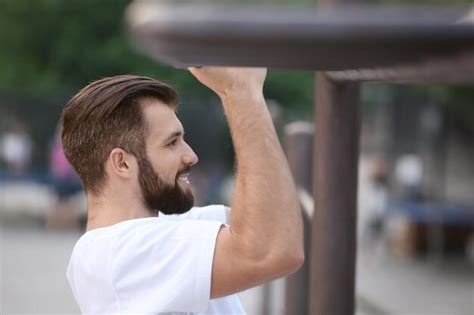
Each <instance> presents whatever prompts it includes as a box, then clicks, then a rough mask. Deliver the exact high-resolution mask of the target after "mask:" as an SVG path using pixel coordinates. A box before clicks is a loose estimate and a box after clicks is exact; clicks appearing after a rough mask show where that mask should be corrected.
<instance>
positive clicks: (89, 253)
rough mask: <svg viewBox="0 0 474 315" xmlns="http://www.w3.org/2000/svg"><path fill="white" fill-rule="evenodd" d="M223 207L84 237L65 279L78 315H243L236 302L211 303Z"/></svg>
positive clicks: (123, 225)
mask: <svg viewBox="0 0 474 315" xmlns="http://www.w3.org/2000/svg"><path fill="white" fill-rule="evenodd" d="M225 222H226V214H225V208H224V207H223V206H208V207H203V208H193V209H192V210H191V211H189V212H188V213H186V214H184V215H171V216H165V215H162V214H160V216H159V217H152V218H141V219H134V220H127V221H123V222H120V223H117V224H115V225H112V226H108V227H104V228H98V229H94V230H91V231H89V232H87V233H85V234H84V235H83V236H82V237H81V238H80V239H79V240H78V241H77V243H76V245H75V247H74V250H73V252H72V256H71V260H70V263H69V267H68V269H67V278H68V280H69V284H70V285H71V288H72V291H73V294H74V297H75V299H76V301H77V303H78V304H79V307H80V309H81V312H82V313H83V314H147V315H148V314H163V313H165V314H245V311H244V309H243V308H242V305H241V304H240V301H239V299H238V297H237V296H236V295H235V294H234V295H229V296H226V297H223V298H219V299H212V300H211V299H210V289H211V275H212V262H213V256H214V248H215V243H216V238H217V233H218V231H219V229H220V227H221V225H222V223H225Z"/></svg>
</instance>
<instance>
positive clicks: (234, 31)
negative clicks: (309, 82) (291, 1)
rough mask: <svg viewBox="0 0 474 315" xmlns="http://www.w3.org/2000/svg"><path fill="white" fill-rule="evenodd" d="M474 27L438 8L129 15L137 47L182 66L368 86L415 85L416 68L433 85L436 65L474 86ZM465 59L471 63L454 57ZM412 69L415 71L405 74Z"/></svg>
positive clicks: (199, 8)
mask: <svg viewBox="0 0 474 315" xmlns="http://www.w3.org/2000/svg"><path fill="white" fill-rule="evenodd" d="M469 14H470V15H469ZM472 20H473V18H472V11H471V13H469V11H465V10H464V11H463V10H461V9H443V10H440V9H437V10H434V9H432V8H431V9H427V8H390V9H376V8H371V7H348V8H346V7H344V8H339V9H334V8H332V9H330V8H324V9H318V10H314V9H309V8H294V7H248V6H247V7H245V6H244V7H241V6H238V7H237V6H234V7H228V6H216V5H214V6H203V5H194V6H193V5H181V6H179V5H161V4H159V2H156V1H135V2H134V3H133V4H132V5H131V6H130V7H129V9H128V11H127V26H128V30H129V33H130V34H131V38H132V40H133V42H134V43H135V45H136V46H137V47H138V48H139V49H141V50H142V51H144V52H145V53H147V54H148V55H150V56H152V57H153V58H156V59H157V60H159V61H161V62H165V63H168V64H171V65H174V66H177V67H185V66H189V65H216V66H225V65H233V66H265V67H269V68H280V69H305V70H323V71H343V70H358V69H362V70H363V71H359V72H357V71H352V72H336V73H333V72H332V73H331V74H330V76H331V77H332V78H333V79H338V80H339V79H340V80H347V79H350V80H352V79H354V80H370V81H372V80H395V81H400V80H397V79H399V78H398V76H397V71H400V74H401V75H402V77H403V78H405V77H407V78H409V81H414V80H415V81H419V79H418V76H417V74H416V72H417V67H418V65H422V66H423V67H422V68H421V70H422V71H421V74H420V78H421V79H420V80H424V79H431V80H433V73H432V72H429V71H428V72H426V71H424V70H423V69H425V68H426V65H428V66H431V65H432V63H433V62H436V64H435V65H437V64H439V65H440V67H442V68H443V69H445V70H446V69H447V70H448V72H449V75H448V76H447V78H449V80H450V82H451V81H458V80H457V79H456V78H460V79H459V80H468V81H469V80H473V79H474V72H473V71H472V69H473V68H474V66H473V63H474V62H473V61H472V60H473V58H474V24H473V23H472ZM461 54H462V56H464V57H463V58H466V59H467V60H465V59H462V60H460V59H458V58H460V57H456V56H459V55H461ZM453 56H454V57H453ZM438 62H439V63H438ZM466 63H467V64H468V65H469V67H466V66H465V65H466ZM407 67H409V68H410V69H412V70H414V71H411V72H410V73H408V75H407V70H406V69H407ZM374 68H377V69H378V72H376V73H375V74H374V72H367V71H366V70H367V69H374ZM385 68H387V72H386V73H383V71H384V69H385ZM397 69H400V70H397ZM445 73H446V71H444V70H443V73H441V74H440V75H438V76H437V77H438V79H439V80H440V81H443V78H444V77H446V76H444V74H445ZM435 74H436V73H435ZM403 78H402V79H403Z"/></svg>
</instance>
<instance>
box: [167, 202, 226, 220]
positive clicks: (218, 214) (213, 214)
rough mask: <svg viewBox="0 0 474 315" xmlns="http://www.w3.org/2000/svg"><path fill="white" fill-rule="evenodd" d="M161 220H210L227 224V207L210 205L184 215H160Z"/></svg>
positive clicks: (194, 208) (192, 209)
mask: <svg viewBox="0 0 474 315" xmlns="http://www.w3.org/2000/svg"><path fill="white" fill-rule="evenodd" d="M159 218H161V219H162V220H166V221H175V220H186V219H188V220H210V221H218V222H221V223H224V224H225V223H227V216H226V207H225V206H223V205H208V206H204V207H193V208H191V210H189V211H188V212H186V213H184V214H179V215H164V214H162V213H160V216H159Z"/></svg>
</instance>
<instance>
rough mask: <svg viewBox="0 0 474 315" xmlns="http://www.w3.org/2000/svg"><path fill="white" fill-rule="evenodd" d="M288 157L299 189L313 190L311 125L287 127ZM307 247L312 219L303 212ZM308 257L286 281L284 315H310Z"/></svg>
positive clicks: (308, 245) (306, 249)
mask: <svg viewBox="0 0 474 315" xmlns="http://www.w3.org/2000/svg"><path fill="white" fill-rule="evenodd" d="M285 137H286V154H287V158H288V164H289V166H290V169H291V172H292V174H293V178H294V180H295V183H296V186H297V188H298V189H304V190H305V191H307V192H310V191H311V187H312V176H311V174H312V169H313V166H312V161H313V156H312V151H313V138H314V128H313V124H311V123H309V122H303V121H298V122H293V123H290V124H288V125H287V126H286V127H285ZM303 224H304V246H305V253H307V257H308V256H309V252H310V251H311V218H310V217H309V215H308V214H307V213H305V212H304V211H303ZM309 265H310V259H309V257H308V258H307V259H306V261H305V263H304V264H303V266H302V267H301V268H300V270H298V272H296V273H295V274H293V275H291V276H288V277H287V278H286V279H285V280H286V281H285V314H286V315H295V314H298V315H307V314H308V309H309V299H308V296H309Z"/></svg>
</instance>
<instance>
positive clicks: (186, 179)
mask: <svg viewBox="0 0 474 315" xmlns="http://www.w3.org/2000/svg"><path fill="white" fill-rule="evenodd" d="M178 179H179V180H180V181H183V182H185V183H186V184H189V180H188V175H181V176H179V177H178Z"/></svg>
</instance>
